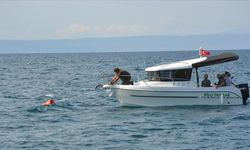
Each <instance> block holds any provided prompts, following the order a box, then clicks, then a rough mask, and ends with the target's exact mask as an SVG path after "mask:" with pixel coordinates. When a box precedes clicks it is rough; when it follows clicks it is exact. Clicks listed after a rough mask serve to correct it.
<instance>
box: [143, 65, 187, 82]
mask: <svg viewBox="0 0 250 150" xmlns="http://www.w3.org/2000/svg"><path fill="white" fill-rule="evenodd" d="M191 74H192V68H190V69H179V70H161V71H148V72H147V75H148V80H149V81H190V79H191Z"/></svg>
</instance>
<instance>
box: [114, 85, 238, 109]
mask: <svg viewBox="0 0 250 150" xmlns="http://www.w3.org/2000/svg"><path fill="white" fill-rule="evenodd" d="M112 91H113V96H114V97H115V98H116V99H117V100H118V101H119V102H120V103H121V104H122V105H137V106H181V105H242V104H243V101H242V97H241V94H240V90H238V89H237V88H235V87H225V88H220V89H216V88H214V87H210V88H181V87H176V88H164V89H162V88H158V89H154V90H150V89H135V88H133V86H128V87H126V86H116V87H113V88H112Z"/></svg>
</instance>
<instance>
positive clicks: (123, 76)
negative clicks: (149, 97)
mask: <svg viewBox="0 0 250 150" xmlns="http://www.w3.org/2000/svg"><path fill="white" fill-rule="evenodd" d="M114 72H115V73H116V75H115V76H114V77H113V79H112V80H111V82H110V84H111V85H113V84H115V83H116V82H117V81H118V80H119V79H120V80H121V81H122V85H133V81H131V75H130V73H129V72H127V71H125V70H122V69H120V68H115V69H114Z"/></svg>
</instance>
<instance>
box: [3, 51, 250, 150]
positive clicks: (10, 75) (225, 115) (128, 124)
mask: <svg viewBox="0 0 250 150" xmlns="http://www.w3.org/2000/svg"><path fill="white" fill-rule="evenodd" d="M220 52H221V51H212V53H213V54H214V53H220ZM234 52H235V53H237V54H238V55H239V56H240V59H239V60H238V61H236V62H231V63H228V64H225V65H219V66H218V67H217V69H218V70H220V71H224V70H229V71H230V72H231V74H232V75H233V76H234V77H235V78H234V80H235V82H237V83H247V82H248V83H249V79H250V70H249V66H250V61H249V56H250V54H249V51H234ZM196 57H197V52H194V51H188V52H187V51H186V52H138V53H137V52H133V53H132V52H131V53H80V54H1V55H0V103H1V104H0V149H6V150H13V149H31V150H36V149H37V150H44V149H60V150H62V149H72V150H73V149H136V150H146V149H147V150H148V149H149V150H151V149H156V150H161V149H170V150H174V149H197V150H198V149H250V142H249V141H250V135H249V134H250V105H246V106H243V105H241V106H189V107H185V106H182V107H124V106H121V105H120V104H119V102H117V101H116V100H115V99H113V98H112V97H108V96H107V94H106V92H105V91H102V90H95V86H96V85H97V84H100V83H103V80H102V79H101V78H100V76H102V75H103V74H104V73H105V74H108V75H112V74H113V68H114V67H121V68H124V69H126V70H127V71H129V72H131V73H132V75H133V76H134V77H135V78H137V75H140V76H143V75H144V69H145V67H147V66H151V65H154V64H158V63H163V62H172V61H177V60H183V59H189V58H196ZM209 70H211V68H209V67H208V68H204V69H201V70H200V72H201V73H204V72H207V71H209ZM141 78H142V77H141ZM51 97H52V98H53V99H55V100H56V102H57V103H56V104H55V105H53V106H50V107H44V106H42V103H43V102H45V101H46V100H47V99H48V98H51Z"/></svg>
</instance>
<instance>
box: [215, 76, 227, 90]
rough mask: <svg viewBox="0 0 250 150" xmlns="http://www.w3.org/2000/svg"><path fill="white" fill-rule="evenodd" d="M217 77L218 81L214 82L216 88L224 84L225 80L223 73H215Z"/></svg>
mask: <svg viewBox="0 0 250 150" xmlns="http://www.w3.org/2000/svg"><path fill="white" fill-rule="evenodd" d="M217 78H218V83H217V84H215V85H216V89H217V88H219V87H222V86H226V80H225V74H222V75H220V74H217Z"/></svg>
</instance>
